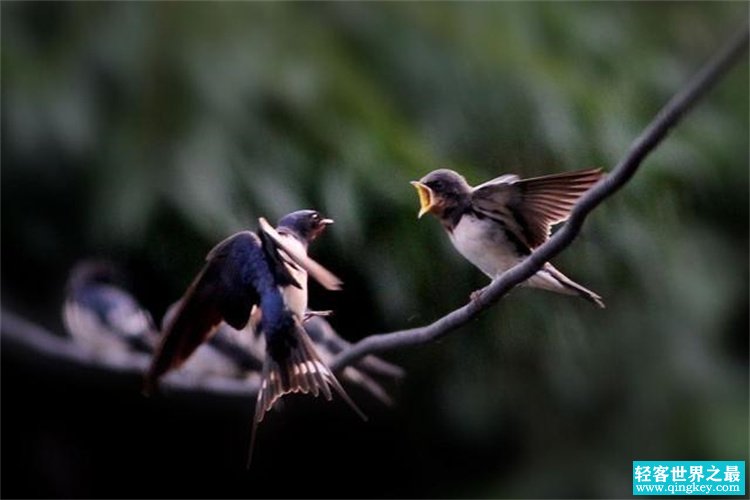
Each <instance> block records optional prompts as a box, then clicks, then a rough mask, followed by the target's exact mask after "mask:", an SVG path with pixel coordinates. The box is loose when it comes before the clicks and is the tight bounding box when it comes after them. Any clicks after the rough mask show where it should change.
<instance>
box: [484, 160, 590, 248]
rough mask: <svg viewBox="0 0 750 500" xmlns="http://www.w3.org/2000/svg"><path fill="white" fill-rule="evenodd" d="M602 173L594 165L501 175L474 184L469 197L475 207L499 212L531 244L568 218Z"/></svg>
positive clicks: (531, 246)
mask: <svg viewBox="0 0 750 500" xmlns="http://www.w3.org/2000/svg"><path fill="white" fill-rule="evenodd" d="M602 175H603V173H602V170H601V169H598V168H597V169H590V170H579V171H576V172H565V173H562V174H553V175H545V176H542V177H532V178H529V179H518V177H516V176H503V177H500V178H498V179H495V180H492V181H489V182H486V183H484V184H481V185H480V186H477V187H476V188H475V189H474V191H473V193H472V201H473V203H474V206H475V207H476V208H477V209H478V210H480V211H482V212H489V213H490V214H491V215H494V216H495V217H497V216H501V217H502V218H503V220H504V221H505V222H506V223H507V224H508V226H509V227H510V228H511V229H514V230H515V231H514V232H517V233H519V236H522V237H523V239H524V240H525V242H526V243H527V244H528V246H529V247H530V248H535V247H538V246H539V245H541V244H542V243H544V242H545V241H546V240H547V238H549V234H550V227H551V226H553V225H555V224H558V223H560V222H563V221H565V220H566V219H567V218H568V216H569V215H570V211H571V210H572V209H573V205H575V203H576V201H578V199H579V198H580V197H581V196H582V195H583V194H584V193H585V192H586V191H588V190H589V189H590V188H591V186H593V185H594V184H596V182H597V181H598V180H599V179H601V177H602ZM512 219H515V223H514V222H513V220H512Z"/></svg>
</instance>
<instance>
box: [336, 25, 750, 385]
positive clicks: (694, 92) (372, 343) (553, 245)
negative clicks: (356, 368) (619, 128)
mask: <svg viewBox="0 0 750 500" xmlns="http://www.w3.org/2000/svg"><path fill="white" fill-rule="evenodd" d="M747 46H748V31H747V29H745V30H743V31H742V32H741V33H739V34H737V35H736V36H734V37H733V38H732V39H731V40H730V41H729V43H727V45H726V46H724V47H723V48H722V49H721V50H720V51H719V52H717V53H716V54H715V55H714V57H713V58H712V59H711V60H710V61H709V62H708V63H707V64H706V65H705V66H704V67H703V68H702V69H701V70H700V71H699V72H698V73H697V74H696V75H695V76H694V77H693V78H692V79H691V80H690V81H689V82H688V83H687V85H686V86H685V87H684V88H683V89H682V90H681V91H680V92H679V93H677V94H676V95H675V96H674V97H673V98H672V99H671V100H670V101H669V102H668V103H667V104H666V105H665V106H664V107H663V108H662V109H661V111H659V113H658V114H657V115H656V117H655V118H654V119H653V120H652V121H651V123H650V124H649V126H648V127H647V128H646V129H645V130H644V131H643V133H641V135H640V136H639V137H638V138H637V139H636V140H635V142H633V144H632V145H631V147H630V150H629V151H628V153H627V155H625V157H624V158H623V159H622V160H621V161H620V163H619V164H618V165H617V166H616V167H615V168H614V170H612V172H611V173H610V174H609V175H608V176H607V177H605V178H604V179H602V180H601V181H599V183H597V184H596V185H595V186H594V187H593V188H591V190H590V191H589V192H587V193H586V194H585V195H584V196H583V197H581V199H580V200H578V203H576V205H575V207H574V208H573V211H572V212H571V215H570V218H569V219H568V221H567V222H566V223H565V225H564V226H563V227H562V228H561V229H560V230H559V231H558V232H557V233H555V235H554V236H552V237H551V238H550V239H549V240H548V241H547V242H545V243H544V244H543V245H541V246H540V247H539V248H537V249H536V250H535V251H534V252H533V253H532V254H531V255H529V256H528V257H527V258H526V259H524V261H523V262H521V263H520V264H518V265H516V266H514V267H512V268H511V269H509V270H507V271H506V272H504V273H503V274H501V275H500V276H498V277H497V278H495V279H494V280H493V282H492V283H491V284H490V286H489V287H488V288H487V289H485V291H484V292H483V293H482V294H481V295H480V296H479V298H478V299H477V300H474V301H472V302H469V303H468V304H466V305H465V306H463V307H461V308H459V309H456V310H455V311H453V312H451V313H449V314H447V315H445V316H443V317H442V318H440V319H438V320H437V321H435V322H434V323H432V324H430V325H427V326H423V327H420V328H411V329H408V330H399V331H396V332H393V333H381V334H375V335H371V336H369V337H365V338H364V339H362V340H360V341H359V342H357V343H356V344H354V345H352V347H351V348H349V349H347V350H346V351H344V352H342V353H341V354H339V355H338V356H337V357H336V359H335V360H334V361H333V363H332V365H331V368H332V369H333V370H338V369H341V368H343V367H345V366H347V365H349V364H351V363H353V362H354V361H357V360H358V359H360V358H361V357H362V356H364V355H366V354H373V353H377V352H382V351H387V350H391V349H397V348H401V347H406V346H412V345H419V344H424V343H426V342H431V341H433V340H436V339H439V338H441V337H443V336H445V335H447V334H449V333H451V332H452V331H455V330H456V329H458V328H459V327H461V326H463V325H465V324H466V323H468V322H469V321H471V320H472V319H474V318H475V317H477V316H478V315H479V314H480V313H482V312H483V311H485V310H487V309H488V308H489V307H490V306H491V305H493V304H494V303H496V302H497V301H498V300H500V298H501V297H502V296H503V295H505V294H507V293H508V292H509V291H510V290H511V289H512V288H513V287H514V286H516V285H518V284H519V283H521V282H523V281H525V280H527V279H528V278H530V277H531V276H533V275H534V274H535V273H536V272H537V271H538V270H539V269H541V267H542V266H543V265H544V263H545V262H547V261H549V260H551V259H552V258H553V257H554V256H556V255H557V254H559V253H560V252H562V251H563V250H565V249H566V248H567V247H568V246H569V245H570V244H571V243H572V242H573V240H574V239H575V238H576V237H577V236H578V234H579V233H580V231H581V226H582V225H583V222H584V221H585V220H586V217H587V216H588V214H589V213H590V212H591V211H592V210H594V209H595V208H596V207H597V206H598V205H599V204H600V203H601V202H603V201H604V200H605V199H607V198H608V197H610V196H612V195H613V194H614V193H615V192H617V191H618V190H619V189H620V188H621V187H622V186H624V185H625V184H626V183H627V182H628V181H629V180H630V178H631V177H632V176H633V174H635V172H636V171H637V170H638V168H639V167H640V165H641V162H642V161H643V159H644V158H645V157H646V156H647V155H648V154H649V153H651V151H653V150H654V148H656V146H658V145H659V143H660V142H661V141H662V140H663V139H664V138H665V137H666V135H667V133H668V132H669V130H670V129H671V128H672V127H674V126H675V125H676V124H677V123H678V122H679V121H680V119H681V118H682V117H683V116H684V114H685V113H686V112H687V111H688V110H690V108H691V107H692V106H693V105H694V104H695V103H696V102H697V101H698V100H699V99H700V98H701V97H702V96H703V95H704V94H705V93H706V92H708V90H709V89H711V88H712V87H713V86H714V85H715V84H716V83H717V82H718V81H719V80H720V79H721V77H722V76H723V75H724V73H726V71H727V70H728V69H729V68H731V67H732V66H733V65H734V64H735V63H736V62H737V61H739V60H740V56H742V54H744V53H745V51H746V49H747Z"/></svg>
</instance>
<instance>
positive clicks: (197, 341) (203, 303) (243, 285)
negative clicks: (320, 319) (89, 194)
mask: <svg viewBox="0 0 750 500" xmlns="http://www.w3.org/2000/svg"><path fill="white" fill-rule="evenodd" d="M268 251H275V250H273V249H270V250H269V249H267V248H264V247H263V244H262V242H261V240H260V238H258V236H257V235H256V234H254V233H252V232H250V231H243V232H240V233H237V234H234V235H232V236H230V237H229V238H227V239H225V240H224V241H222V242H221V243H219V244H218V245H216V246H215V247H214V248H213V249H212V250H211V251H210V252H209V253H208V255H207V256H206V264H205V265H204V267H203V269H202V270H201V272H200V273H199V274H198V276H197V277H196V278H195V280H193V282H192V284H191V285H190V287H189V288H188V289H187V291H186V292H185V295H184V296H183V297H182V299H181V300H180V304H179V306H178V307H177V310H176V312H175V313H174V315H173V316H172V318H170V320H169V321H167V322H166V324H165V325H164V334H163V336H162V339H161V342H160V344H159V348H158V350H157V352H156V355H155V356H154V359H153V360H152V362H151V367H150V369H149V371H148V374H147V375H146V381H145V387H144V390H145V391H146V392H151V389H153V387H154V385H155V384H156V381H157V380H158V378H159V377H160V376H161V375H163V374H164V373H166V372H167V371H169V370H171V369H174V368H178V367H179V366H180V365H182V363H183V362H184V361H185V360H186V359H187V358H188V357H189V356H190V355H191V354H192V353H193V352H194V351H195V350H196V349H197V348H198V346H200V345H201V344H202V343H203V342H205V341H206V340H208V339H209V338H210V337H211V336H212V335H213V334H214V332H215V331H216V328H217V327H218V326H219V324H220V323H221V322H222V321H225V322H227V323H228V324H229V325H231V326H232V327H234V328H237V329H242V328H243V327H244V326H245V325H246V324H247V322H248V319H249V317H250V310H251V309H252V307H253V305H255V304H257V303H258V302H259V300H260V295H261V294H263V293H279V292H278V290H277V284H278V282H279V281H280V280H284V279H287V280H291V282H294V280H293V278H292V277H291V276H289V273H288V271H287V270H286V269H285V268H284V266H276V265H274V263H273V262H269V260H267V258H266V257H267V252H268Z"/></svg>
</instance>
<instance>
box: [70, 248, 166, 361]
mask: <svg viewBox="0 0 750 500" xmlns="http://www.w3.org/2000/svg"><path fill="white" fill-rule="evenodd" d="M123 281H124V278H123V275H122V273H121V271H120V270H119V269H118V268H117V267H116V266H115V265H114V264H112V263H110V262H106V261H98V260H85V261H81V262H79V263H77V264H76V265H75V266H74V267H73V269H72V271H71V272H70V275H69V277H68V283H67V286H66V296H65V301H64V303H63V322H64V324H65V327H66V329H67V331H68V332H69V333H70V335H71V336H72V337H73V338H74V339H75V340H76V341H77V342H79V343H81V344H83V345H86V346H89V347H91V348H93V349H94V350H95V351H97V352H101V353H103V354H108V353H109V354H112V353H115V352H121V353H122V352H128V351H132V350H137V351H141V352H147V353H150V352H152V351H153V349H154V347H155V345H156V342H157V340H158V331H157V329H156V327H155V326H154V322H153V320H152V318H151V315H150V314H149V313H148V311H147V310H146V309H144V308H143V307H142V306H141V305H140V304H139V303H138V301H137V300H136V299H135V298H134V297H133V296H132V295H131V294H130V293H129V292H128V291H127V290H125V289H124V288H123V287H122V286H121V283H122V282H123Z"/></svg>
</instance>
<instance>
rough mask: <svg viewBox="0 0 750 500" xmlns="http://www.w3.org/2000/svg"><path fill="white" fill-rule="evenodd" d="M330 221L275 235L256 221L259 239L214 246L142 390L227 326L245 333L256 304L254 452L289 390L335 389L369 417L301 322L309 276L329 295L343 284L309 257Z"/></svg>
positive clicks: (289, 223) (306, 218)
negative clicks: (259, 355)
mask: <svg viewBox="0 0 750 500" xmlns="http://www.w3.org/2000/svg"><path fill="white" fill-rule="evenodd" d="M332 222H333V221H332V220H330V219H325V218H323V216H321V214H320V213H318V212H316V211H313V210H300V211H297V212H292V213H290V214H288V215H286V216H284V217H283V218H282V219H281V220H280V221H279V223H278V231H276V230H275V229H274V228H273V227H271V226H270V225H269V224H268V223H267V222H266V221H265V219H262V218H261V219H259V223H260V230H259V231H258V232H257V233H253V232H251V231H242V232H239V233H236V234H234V235H232V236H230V237H229V238H227V239H225V240H224V241H222V242H221V243H219V244H218V245H216V246H215V247H214V248H213V249H212V250H211V251H210V252H209V253H208V255H207V257H206V264H205V265H204V267H203V269H202V270H201V272H200V273H199V274H198V276H197V277H196V278H195V279H194V280H193V282H192V284H191V285H190V286H189V287H188V289H187V291H186V292H185V294H184V296H183V297H182V299H181V303H180V306H179V307H178V309H177V312H176V313H175V315H174V319H172V320H171V321H169V322H168V324H167V325H166V328H165V331H164V333H163V335H162V339H161V342H160V345H159V348H158V350H157V353H156V356H155V357H154V359H153V361H152V364H151V367H150V369H149V371H148V373H147V374H146V380H145V386H144V390H145V391H146V392H147V393H148V392H151V390H152V389H153V388H154V386H155V384H156V382H157V380H158V379H159V377H161V376H162V375H163V374H164V373H166V372H167V371H169V370H171V369H174V368H177V367H179V366H180V365H181V364H182V363H183V362H184V361H185V360H186V359H187V358H188V357H189V356H190V355H191V354H192V353H193V351H194V350H195V349H196V348H197V347H198V346H199V345H201V344H202V343H203V342H205V341H206V340H208V339H209V338H210V337H211V336H212V335H213V334H214V333H215V332H216V330H217V328H218V327H219V325H220V324H221V322H222V321H224V322H226V323H227V324H228V325H230V326H231V327H232V328H235V329H237V330H242V329H243V328H244V327H245V326H246V325H247V323H248V321H249V320H250V314H251V311H252V309H253V306H257V309H258V311H259V315H258V316H259V319H258V329H259V331H260V333H261V334H262V335H263V336H264V338H265V341H266V356H265V358H264V360H263V370H262V380H261V384H260V389H259V391H258V397H257V401H256V407H255V417H254V419H253V429H252V436H251V441H250V450H251V453H252V449H253V444H254V439H255V430H256V427H257V425H258V424H259V423H260V422H261V421H262V420H263V417H264V415H265V413H266V411H268V410H269V409H271V408H272V407H273V405H274V403H275V402H276V401H277V400H278V399H279V398H280V397H282V396H283V395H285V394H288V393H292V392H302V393H312V394H313V395H314V396H318V395H319V394H320V393H322V394H323V395H324V396H325V398H326V399H327V400H330V399H331V398H332V394H331V388H333V389H334V390H335V391H336V392H337V393H338V394H339V395H340V396H341V397H342V398H343V399H344V400H345V401H346V402H347V403H348V404H349V405H350V406H351V407H352V408H353V409H354V410H355V411H356V412H357V413H358V414H359V415H360V416H361V417H362V418H365V416H364V414H362V412H361V411H360V410H359V409H358V408H357V406H356V405H355V404H354V402H353V401H352V400H351V399H350V398H349V396H348V395H347V394H346V392H345V391H344V389H343V387H341V384H339V382H338V380H337V379H336V377H335V376H334V375H333V373H332V372H331V370H330V369H329V368H328V366H327V365H326V364H325V363H324V362H323V361H322V360H321V358H320V356H319V354H318V353H317V351H316V349H315V346H314V344H313V342H312V341H311V340H310V338H309V336H308V335H307V333H306V332H305V330H304V328H303V326H302V321H303V320H304V316H305V311H306V307H307V274H308V273H309V274H310V275H311V276H312V277H313V278H315V279H316V280H317V281H318V282H320V283H321V284H322V285H323V286H324V287H326V288H328V289H333V290H335V289H338V288H340V286H341V281H340V280H338V278H336V277H335V276H334V275H333V274H332V273H331V272H330V271H328V270H326V269H325V268H323V266H321V265H320V264H318V263H317V262H315V261H313V260H312V259H311V258H309V257H308V256H307V247H308V245H309V244H310V242H312V241H313V240H314V239H316V238H317V237H318V236H319V235H320V234H321V233H322V232H323V231H324V230H325V228H326V226H327V225H329V224H331V223H332Z"/></svg>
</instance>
